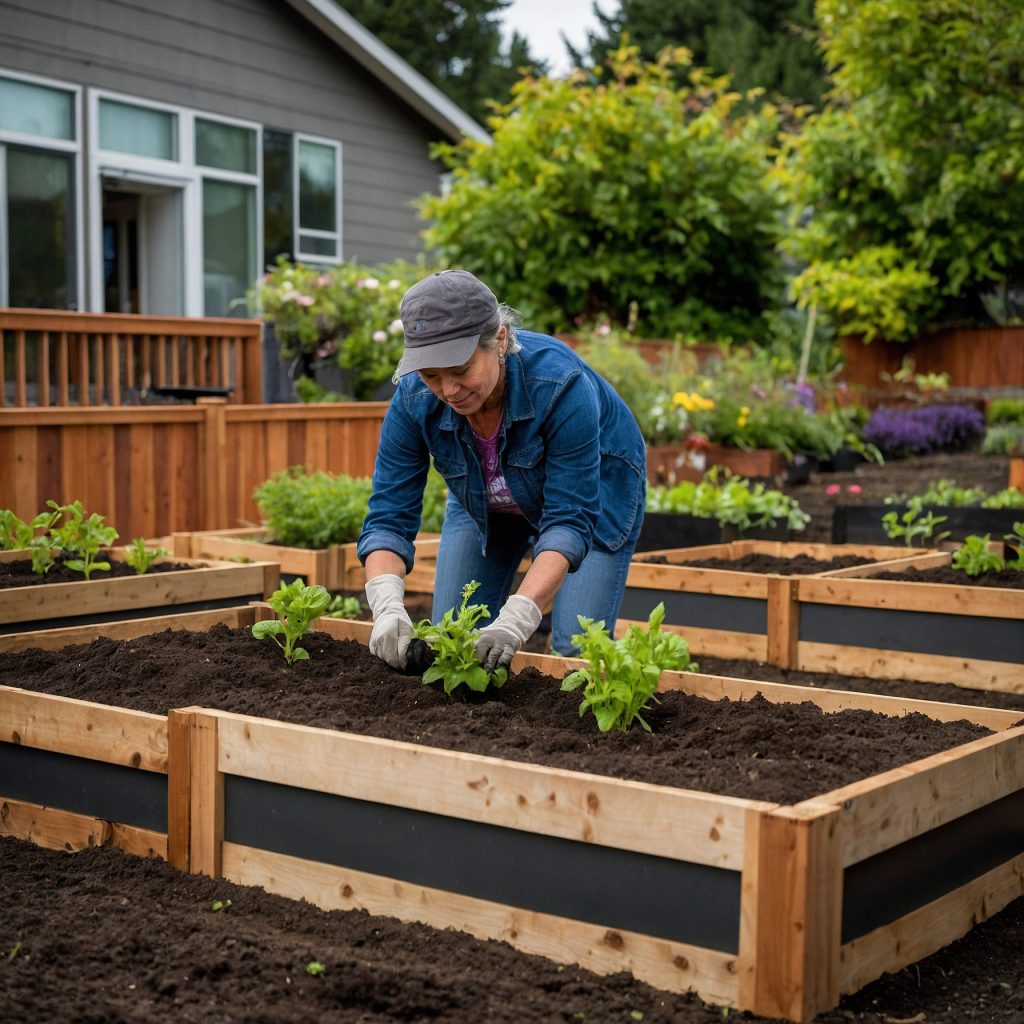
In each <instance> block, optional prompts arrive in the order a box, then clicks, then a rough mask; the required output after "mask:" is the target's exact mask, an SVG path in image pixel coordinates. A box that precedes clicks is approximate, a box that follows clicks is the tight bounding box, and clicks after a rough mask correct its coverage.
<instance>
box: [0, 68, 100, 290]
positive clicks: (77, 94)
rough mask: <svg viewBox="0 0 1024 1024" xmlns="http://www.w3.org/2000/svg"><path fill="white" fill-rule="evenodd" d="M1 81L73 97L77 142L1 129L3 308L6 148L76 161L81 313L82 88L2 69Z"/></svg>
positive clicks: (0, 286) (3, 284)
mask: <svg viewBox="0 0 1024 1024" xmlns="http://www.w3.org/2000/svg"><path fill="white" fill-rule="evenodd" d="M0 77H3V78H9V79H12V80H14V81H20V82H29V83H31V84H32V85H39V86H43V87H44V88H48V89H55V90H58V91H60V92H66V93H70V94H71V96H72V98H73V101H74V121H73V125H74V139H72V140H70V141H69V140H67V139H54V138H52V137H51V136H49V135H33V134H31V133H29V132H15V131H8V130H4V129H0V306H7V305H9V296H10V278H9V273H10V262H9V260H10V243H9V239H8V225H7V201H6V200H7V146H8V145H12V146H19V147H22V148H28V149H35V150H41V151H49V152H52V153H66V154H70V155H72V156H73V157H74V161H73V166H74V173H73V175H72V178H73V181H72V185H71V197H72V203H73V204H74V213H73V220H74V237H75V251H74V253H72V254H70V255H71V256H72V257H73V259H74V261H75V274H74V280H75V306H74V308H76V309H82V308H83V307H84V305H85V302H86V295H85V265H86V260H85V255H86V247H85V235H84V228H85V212H84V209H83V203H82V198H83V189H82V88H81V86H78V85H73V84H72V83H71V82H64V81H61V80H59V79H56V78H46V77H44V76H42V75H29V74H25V73H24V72H21V71H11V70H9V69H7V68H3V67H0Z"/></svg>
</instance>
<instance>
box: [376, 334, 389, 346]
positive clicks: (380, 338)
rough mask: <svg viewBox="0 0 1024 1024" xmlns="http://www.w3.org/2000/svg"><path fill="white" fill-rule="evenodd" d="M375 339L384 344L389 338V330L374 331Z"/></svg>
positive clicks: (379, 343)
mask: <svg viewBox="0 0 1024 1024" xmlns="http://www.w3.org/2000/svg"><path fill="white" fill-rule="evenodd" d="M373 340H374V341H375V342H377V344H378V345H383V344H384V342H385V341H387V340H388V332H387V331H374V332H373Z"/></svg>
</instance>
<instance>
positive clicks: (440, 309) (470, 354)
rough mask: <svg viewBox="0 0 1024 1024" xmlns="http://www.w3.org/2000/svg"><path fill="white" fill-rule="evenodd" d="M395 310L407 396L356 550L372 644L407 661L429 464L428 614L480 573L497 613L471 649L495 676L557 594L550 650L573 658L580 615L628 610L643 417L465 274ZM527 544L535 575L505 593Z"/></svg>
mask: <svg viewBox="0 0 1024 1024" xmlns="http://www.w3.org/2000/svg"><path fill="white" fill-rule="evenodd" d="M401 318H402V325H403V327H404V330H405V352H404V354H403V355H402V359H401V362H400V363H399V365H398V369H397V371H396V374H395V376H396V380H399V385H398V391H397V392H396V393H395V396H394V398H393V399H392V401H391V406H390V408H389V409H388V412H387V415H386V416H385V418H384V424H383V427H382V429H381V438H380V448H379V450H378V452H377V462H376V467H375V469H374V474H373V495H372V497H371V498H370V505H369V512H368V514H367V516H366V519H365V521H364V523H363V531H362V535H361V536H360V538H359V545H358V554H359V558H360V560H361V561H362V562H363V563H364V565H365V566H366V577H367V583H366V596H367V599H368V600H369V603H370V608H371V609H372V611H373V632H372V635H371V637H370V650H371V651H372V652H373V653H374V654H376V655H377V656H378V657H380V658H383V659H384V660H385V661H386V662H387V663H388V664H389V665H391V666H392V667H393V668H397V669H403V668H405V663H406V652H407V649H408V646H409V641H410V638H411V635H412V622H411V620H410V618H409V615H408V613H407V612H406V610H405V605H404V595H405V583H404V576H405V574H406V572H408V570H409V569H411V568H412V562H413V554H414V550H413V539H414V537H415V536H416V531H417V530H418V528H419V524H420V516H421V512H422V506H423V501H422V498H423V487H424V484H425V481H426V477H427V471H428V469H429V467H430V460H431V458H433V461H434V465H435V466H436V467H437V469H438V471H439V472H440V473H441V475H442V476H443V477H444V478H445V481H446V484H447V487H448V503H447V506H446V509H445V520H444V526H443V527H442V531H441V542H440V546H439V551H438V558H437V574H436V578H435V584H434V605H433V616H432V617H433V619H434V621H438V620H439V619H440V617H441V616H442V615H443V613H444V612H445V611H447V610H449V609H451V608H457V607H458V605H459V603H460V602H461V591H462V588H463V586H464V585H465V584H466V583H467V582H469V581H470V580H477V581H478V582H479V583H480V584H481V586H480V588H479V590H477V592H476V593H475V594H474V596H473V601H474V602H476V603H480V604H485V605H487V607H488V608H489V609H490V610H491V614H492V616H493V617H492V618H491V619H490V621H489V622H488V621H487V620H481V621H483V622H485V623H486V625H484V626H483V627H482V628H481V629H480V637H479V640H478V642H477V647H476V655H477V658H478V659H479V660H480V662H481V664H483V666H484V667H485V668H487V669H488V670H489V671H493V670H494V668H495V667H497V666H499V665H508V663H509V662H510V661H511V660H512V657H513V655H514V654H515V653H516V652H517V651H518V650H519V649H520V648H521V647H522V645H523V644H524V643H525V642H526V640H527V639H529V637H530V636H531V635H532V634H533V632H534V631H535V630H536V629H537V626H538V625H539V624H540V620H541V609H542V608H543V607H544V606H545V604H546V603H547V602H548V601H550V600H551V599H552V598H553V599H554V606H553V609H552V647H553V648H554V650H555V651H557V652H558V653H560V654H572V653H576V648H575V646H574V644H573V642H572V639H571V638H572V635H573V634H574V633H578V632H579V623H578V621H577V616H578V615H584V616H587V617H588V618H592V619H603V620H604V622H605V624H606V625H607V627H608V629H609V630H612V629H613V628H614V625H615V619H616V617H617V615H618V611H619V606H620V605H621V603H622V593H623V590H624V589H625V584H626V574H627V572H628V571H629V562H630V558H631V556H632V554H633V550H634V548H635V547H636V540H637V536H638V535H639V533H640V524H641V522H642V521H643V508H644V497H645V488H646V473H645V453H644V441H643V438H642V437H641V435H640V430H639V428H638V427H637V425H636V420H635V419H634V418H633V415H632V413H631V412H630V411H629V408H628V407H627V406H626V404H625V403H624V402H623V401H622V399H621V398H619V396H618V395H617V394H616V393H615V391H614V390H613V389H612V387H611V385H609V384H608V383H607V381H605V380H603V379H602V378H600V377H598V376H597V375H596V374H595V373H594V372H593V371H592V370H591V369H590V368H589V367H588V366H587V365H586V363H584V362H583V360H582V359H580V358H579V356H577V355H576V354H575V353H574V352H573V351H572V350H571V349H570V348H568V347H567V346H566V345H563V344H562V343H561V342H559V341H557V340H555V339H554V338H549V337H547V336H545V335H542V334H533V333H528V332H525V331H519V332H517V331H516V328H515V323H516V321H517V320H518V315H517V314H516V313H515V311H514V310H510V309H508V307H499V305H498V300H497V299H496V298H495V296H494V294H493V293H492V292H491V290H490V289H489V288H488V287H487V286H486V285H485V284H483V283H482V282H481V281H479V280H477V278H475V277H474V276H473V275H472V274H470V273H468V272H467V271H464V270H448V271H444V272H442V273H438V274H433V275H431V276H430V277H427V278H424V279H423V280H422V281H419V282H418V283H417V284H415V285H413V286H412V288H410V289H409V291H408V292H406V294H405V297H404V298H403V300H402V306H401ZM531 547H532V549H533V557H532V563H531V565H530V568H529V571H528V572H527V573H526V575H525V577H524V579H523V580H522V582H521V583H520V585H519V588H518V590H517V591H516V593H515V594H512V595H511V596H510V595H509V591H510V589H511V587H512V583H513V579H514V576H515V573H516V570H517V568H518V566H519V563H520V561H521V559H522V557H523V556H524V554H526V552H527V551H528V550H529V549H530V548H531ZM495 609H500V610H499V612H498V614H497V615H496V616H494V610H495Z"/></svg>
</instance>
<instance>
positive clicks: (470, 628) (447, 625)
mask: <svg viewBox="0 0 1024 1024" xmlns="http://www.w3.org/2000/svg"><path fill="white" fill-rule="evenodd" d="M479 587H480V584H479V583H478V582H477V581H476V580H470V581H469V583H467V584H466V585H465V586H464V587H463V588H462V604H461V605H460V606H459V611H458V614H457V615H456V614H454V613H453V609H449V610H448V611H446V612H445V613H444V615H443V616H442V618H441V621H440V622H439V623H437V625H435V624H434V623H432V622H431V621H430V620H429V619H423V620H422V621H420V622H417V623H416V625H415V626H413V628H412V632H413V636H414V637H416V638H418V639H420V640H423V641H425V642H426V643H427V644H428V645H429V646H430V648H431V649H432V650H433V651H434V652H435V657H434V663H433V664H432V665H431V666H430V667H429V668H428V669H427V670H426V672H424V673H423V682H424V683H427V684H429V683H433V682H436V681H437V680H438V679H442V680H444V692H445V693H447V694H451V692H452V691H453V690H454V689H455V688H456V687H457V686H459V685H460V684H462V683H465V684H466V686H468V687H469V688H470V689H471V690H475V691H476V692H477V693H483V692H484V691H485V690H486V689H487V688H488V687H489V686H492V685H493V686H502V685H504V683H505V680H506V679H508V671H507V670H506V669H504V668H497V669H495V670H494V672H492V673H488V671H487V669H485V668H484V667H483V666H482V665H481V664H480V662H479V661H477V659H476V641H477V633H476V630H475V629H474V627H475V626H476V624H477V623H478V622H479V621H480V620H481V619H482V618H484V617H485V616H487V615H490V611H489V610H488V608H487V605H485V604H470V603H469V599H470V598H471V597H472V596H473V594H475V593H476V591H477V590H478V589H479Z"/></svg>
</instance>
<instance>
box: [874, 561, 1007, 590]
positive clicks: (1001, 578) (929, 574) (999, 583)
mask: <svg viewBox="0 0 1024 1024" xmlns="http://www.w3.org/2000/svg"><path fill="white" fill-rule="evenodd" d="M871 578H872V579H875V580H904V581H905V582H908V583H947V584H949V585H950V586H955V587H1003V588H1004V589H1005V588H1007V587H1009V588H1010V589H1011V590H1024V572H1020V571H1019V570H1017V569H1000V570H999V572H983V573H981V574H980V575H978V576H968V575H967V573H965V572H964V571H963V570H962V569H952V568H950V567H949V566H948V565H943V566H938V567H937V568H934V569H904V570H903V571H902V572H880V573H876V574H875V575H873V576H872V577H871Z"/></svg>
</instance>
